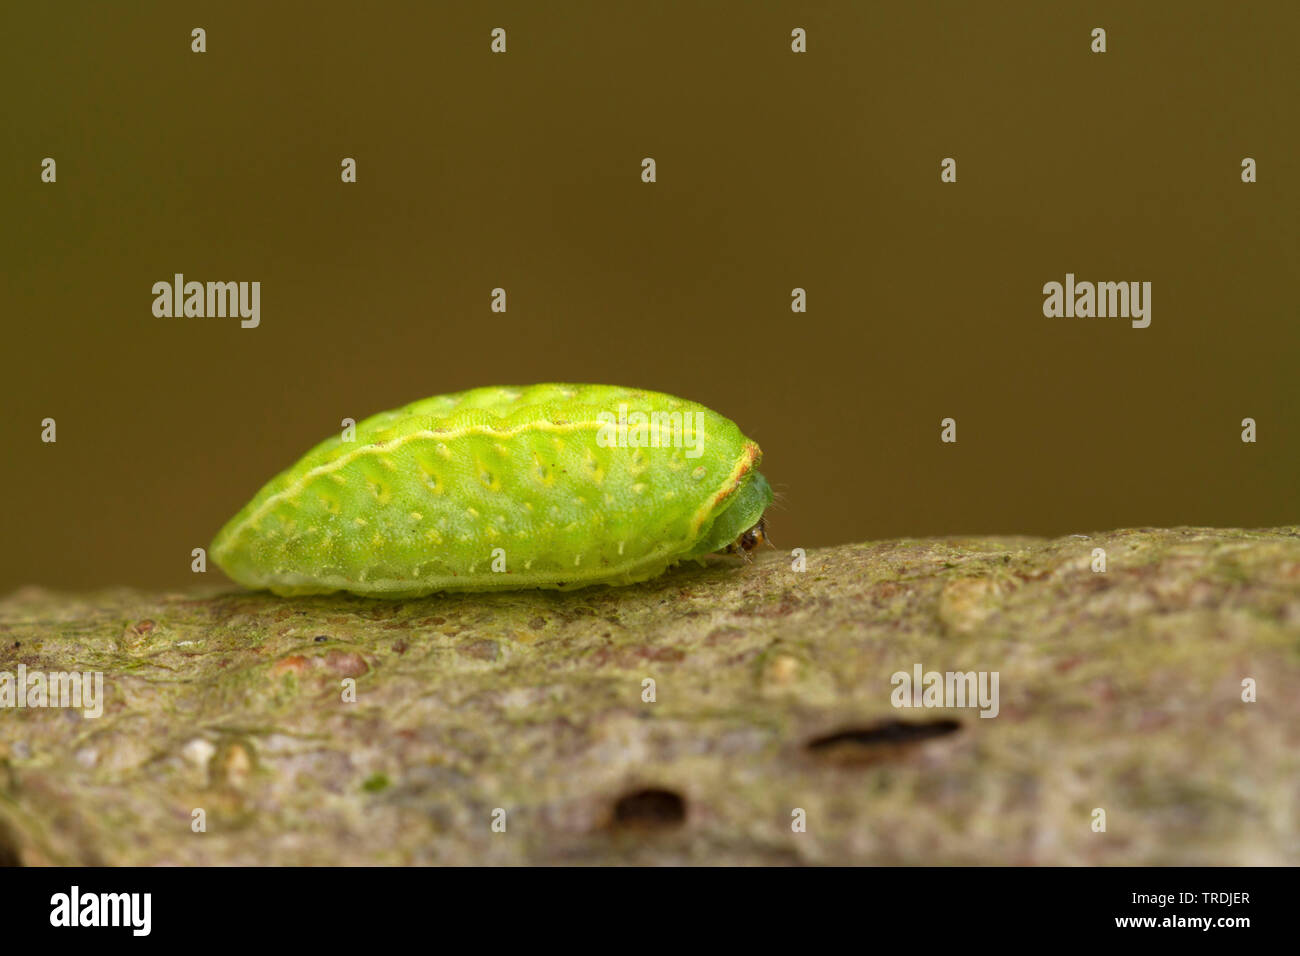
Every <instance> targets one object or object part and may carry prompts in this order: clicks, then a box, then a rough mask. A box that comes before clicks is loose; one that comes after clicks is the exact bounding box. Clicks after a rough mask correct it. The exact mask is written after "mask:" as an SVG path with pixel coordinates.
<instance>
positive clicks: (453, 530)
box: [210, 384, 772, 597]
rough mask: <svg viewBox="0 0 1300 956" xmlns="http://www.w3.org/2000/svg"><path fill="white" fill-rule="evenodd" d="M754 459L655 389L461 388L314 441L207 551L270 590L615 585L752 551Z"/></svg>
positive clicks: (756, 453)
mask: <svg viewBox="0 0 1300 956" xmlns="http://www.w3.org/2000/svg"><path fill="white" fill-rule="evenodd" d="M761 454H762V453H761V451H760V450H759V447H758V445H757V444H755V443H754V442H753V441H751V440H749V439H748V438H746V437H745V436H744V435H743V434H741V431H740V429H739V428H737V427H736V425H735V424H734V423H733V422H731V421H730V420H728V419H726V418H724V417H722V416H721V415H719V414H718V413H716V412H714V411H711V410H710V409H708V408H705V407H704V406H703V405H699V404H696V403H695V402H688V401H685V400H684V399H680V398H674V397H673V396H671V395H665V394H662V393H659V392H650V391H644V390H641V389H634V388H621V387H618V386H613V385H557V384H546V385H531V386H522V387H497V386H494V387H490V388H476V389H471V390H470V391H466V392H458V393H455V394H451V395H437V396H434V397H433V398H426V399H424V400H422V401H418V402H415V403H413V404H411V405H407V406H405V407H404V408H399V409H395V410H393V411H388V412H381V413H380V414H378V415H373V416H371V417H370V418H367V419H365V420H364V421H362V422H360V423H358V424H357V425H356V430H355V436H354V440H352V441H344V440H343V438H342V436H336V437H333V438H330V439H328V440H327V441H324V442H321V443H320V444H319V445H317V446H316V447H315V448H313V449H312V450H311V451H309V452H308V453H307V454H306V455H304V456H303V457H302V458H301V459H300V460H299V461H298V462H297V463H296V464H294V465H293V466H292V467H290V468H289V469H287V470H286V471H284V472H282V473H281V474H279V475H278V476H276V477H275V478H274V479H272V480H271V481H270V482H269V483H267V485H266V486H265V487H263V488H262V489H261V491H259V492H258V493H257V494H256V495H254V496H253V499H252V501H250V502H249V503H248V504H247V505H245V506H244V507H243V508H242V509H241V510H240V511H239V513H238V514H236V515H235V516H234V517H233V518H231V519H230V521H229V522H227V524H226V526H225V527H224V528H222V529H221V531H220V532H219V533H218V534H217V537H216V539H215V540H214V541H213V542H212V547H211V549H210V552H211V555H212V558H213V560H215V561H216V563H217V565H218V566H220V568H221V569H222V570H223V571H225V572H226V573H227V574H228V575H230V577H232V578H234V579H235V580H236V581H238V582H239V583H240V584H243V585H246V586H248V587H253V588H270V589H271V590H272V591H274V592H275V593H276V594H281V595H291V594H322V593H328V592H330V591H340V590H342V591H351V592H353V593H355V594H364V595H370V596H373V597H417V596H421V595H425V594H432V593H434V592H437V591H487V590H504V589H515V588H566V589H567V588H579V587H586V586H588V585H592V584H611V585H618V584H632V583H634V582H637V581H644V580H646V579H647V578H651V577H654V576H655V575H657V574H660V573H661V572H663V571H664V570H665V569H667V568H668V567H670V566H672V565H674V564H676V563H677V562H679V561H681V560H684V559H687V558H699V557H702V556H703V555H706V554H709V553H711V552H716V551H721V550H726V551H731V552H736V551H740V552H743V553H748V552H749V551H750V550H752V549H753V548H754V547H756V546H757V545H758V544H760V543H761V542H762V541H763V512H764V510H766V508H767V506H768V505H769V504H770V503H771V501H772V490H771V488H770V487H769V486H768V483H767V481H766V480H765V479H764V478H763V476H762V475H761V474H759V473H758V471H757V466H758V463H759V460H760V457H761Z"/></svg>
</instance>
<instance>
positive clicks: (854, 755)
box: [805, 718, 961, 764]
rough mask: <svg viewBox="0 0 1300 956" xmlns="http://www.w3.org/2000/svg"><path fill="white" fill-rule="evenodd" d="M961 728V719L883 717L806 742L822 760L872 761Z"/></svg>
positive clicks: (902, 751)
mask: <svg viewBox="0 0 1300 956" xmlns="http://www.w3.org/2000/svg"><path fill="white" fill-rule="evenodd" d="M960 729H961V721H958V720H952V719H947V718H945V719H938V720H920V721H906V720H883V721H881V722H880V723H878V724H872V725H870V726H868V727H849V728H846V729H844V730H837V731H836V732H835V733H832V734H826V735H825V736H822V737H816V738H814V739H812V740H810V741H808V743H807V744H806V745H805V748H806V749H807V751H808V752H809V753H810V754H812V755H813V756H814V757H816V758H818V759H819V760H826V761H828V762H831V763H848V764H854V763H871V762H873V761H875V760H883V759H888V758H890V757H901V756H903V755H904V754H905V753H906V752H907V751H910V750H911V749H912V748H913V747H914V746H916V745H917V744H921V743H923V742H925V741H927V740H933V739H934V738H935V737H946V736H947V735H948V734H952V733H956V732H957V731H958V730H960Z"/></svg>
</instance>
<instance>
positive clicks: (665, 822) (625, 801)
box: [614, 787, 686, 827]
mask: <svg viewBox="0 0 1300 956" xmlns="http://www.w3.org/2000/svg"><path fill="white" fill-rule="evenodd" d="M685 820H686V801H685V800H683V799H682V797H681V795H680V794H677V793H673V791H671V790H660V789H657V788H654V787H651V788H648V789H645V790H636V791H633V792H632V793H628V794H624V795H623V796H621V797H619V799H618V802H617V803H615V804H614V824H615V826H620V827H670V826H677V825H679V824H681V823H684V822H685Z"/></svg>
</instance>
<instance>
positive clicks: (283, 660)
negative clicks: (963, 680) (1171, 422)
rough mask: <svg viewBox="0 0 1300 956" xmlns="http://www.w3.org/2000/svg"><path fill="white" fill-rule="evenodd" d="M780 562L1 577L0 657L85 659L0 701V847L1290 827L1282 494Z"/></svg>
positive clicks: (927, 851) (1145, 833)
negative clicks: (411, 577) (87, 691)
mask: <svg viewBox="0 0 1300 956" xmlns="http://www.w3.org/2000/svg"><path fill="white" fill-rule="evenodd" d="M1096 548H1101V549H1104V551H1105V560H1106V570H1105V572H1101V573H1099V572H1096V571H1094V570H1093V562H1094V549H1096ZM806 562H807V564H806V571H803V572H797V571H794V570H792V559H791V557H790V556H789V555H788V554H785V553H772V552H768V553H767V554H766V555H765V556H764V557H763V558H761V559H760V560H759V561H757V562H755V563H754V564H751V565H748V566H746V565H743V564H740V563H739V562H732V561H722V560H720V561H718V562H715V563H713V564H711V565H710V566H709V567H706V568H695V567H692V568H689V569H679V570H676V571H670V572H669V573H668V574H667V575H666V576H664V577H663V578H660V579H658V580H656V581H653V582H650V583H648V584H646V585H640V586H635V587H630V588H621V589H590V590H585V591H579V592H570V593H563V594H556V593H544V592H532V593H525V592H520V593H501V594H488V595H458V596H444V597H435V598H428V599H422V600H410V601H400V602H380V601H371V600H366V599H361V598H353V597H345V596H331V597H313V598H299V599H284V598H276V597H273V596H271V595H269V594H266V593H251V592H239V591H233V590H230V589H229V588H219V587H210V586H209V587H206V588H197V587H196V588H195V589H194V590H192V591H187V592H184V593H147V592H141V591H133V590H112V591H103V592H97V593H88V594H64V593H58V592H54V591H49V590H44V589H39V588H25V589H22V590H20V591H17V592H15V593H13V594H10V595H9V596H7V597H6V598H4V599H3V600H0V672H7V673H10V674H13V675H14V676H15V678H16V675H17V671H18V668H19V665H22V667H23V668H25V671H26V672H27V674H29V675H30V674H31V673H32V672H36V671H40V672H45V673H48V672H60V671H63V672H66V671H90V672H94V671H98V672H102V674H103V682H104V696H105V700H104V703H103V715H102V716H100V717H98V718H88V717H86V716H84V715H83V714H82V712H81V711H79V710H77V709H73V708H57V709H56V708H31V707H24V708H21V709H19V708H5V709H3V710H0V862H7V863H21V864H31V865H34V864H46V863H70V864H183V865H196V864H197V865H212V864H473V863H485V864H521V863H581V864H586V863H707V864H771V863H778V864H782V863H810V864H822V863H853V864H858V863H861V864H919V863H938V864H1296V863H1300V719H1298V718H1300V528H1296V527H1290V528H1277V529H1271V530H1260V531H1243V530H1221V529H1189V528H1178V529H1172V530H1157V529H1138V530H1125V531H1115V532H1110V533H1107V534H1101V535H1094V536H1092V537H1090V538H1084V537H1082V536H1074V537H1068V538H1061V539H1057V540H1043V539H1032V538H963V539H942V540H901V541H887V542H875V543H869V544H860V545H845V546H841V547H835V548H828V549H823V550H814V551H810V552H809V553H808V554H807V556H806ZM918 664H919V665H921V667H922V669H923V670H924V671H940V672H947V671H954V672H967V671H976V672H979V671H987V672H992V671H996V672H998V691H999V695H998V713H997V716H996V717H992V718H982V717H980V715H979V714H980V711H979V709H978V708H971V707H966V708H953V707H950V708H925V707H911V708H896V707H895V706H893V704H892V703H891V695H892V694H893V692H894V690H895V688H894V686H893V685H892V684H891V675H893V674H894V673H895V672H899V671H903V672H907V673H908V674H911V673H912V672H913V669H914V667H915V666H916V665H918ZM647 680H652V681H653V682H654V684H653V691H654V698H655V699H654V701H653V702H647V701H645V700H644V699H643V697H644V696H645V695H646V694H647V685H646V684H645V683H644V682H645V681H647ZM1246 680H1253V681H1254V682H1256V692H1257V694H1258V699H1257V700H1255V701H1254V702H1247V701H1244V700H1243V691H1244V688H1243V681H1246ZM349 686H354V687H355V701H349V700H348V699H346V698H347V688H348V687H349ZM1097 809H1101V810H1104V811H1105V824H1106V828H1105V831H1104V832H1097V831H1095V830H1094V828H1093V823H1094V820H1095V819H1097V816H1096V814H1095V811H1096V810H1097ZM196 810H202V811H203V812H202V819H203V822H204V824H205V829H204V830H203V831H202V832H195V825H194V821H195V811H196ZM800 811H801V813H800ZM801 814H802V817H803V818H805V819H806V830H804V831H803V832H799V831H797V830H796V829H795V828H794V827H792V823H796V822H797V821H798V820H799V819H800V817H801ZM494 819H496V820H497V821H498V828H497V829H494V827H493V821H494ZM502 820H503V821H504V832H498V830H499V827H500V822H501V821H502Z"/></svg>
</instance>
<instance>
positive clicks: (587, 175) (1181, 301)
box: [0, 2, 1300, 590]
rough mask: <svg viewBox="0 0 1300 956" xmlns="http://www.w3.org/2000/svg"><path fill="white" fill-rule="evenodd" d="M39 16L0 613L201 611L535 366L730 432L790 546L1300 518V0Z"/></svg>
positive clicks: (6, 396)
mask: <svg viewBox="0 0 1300 956" xmlns="http://www.w3.org/2000/svg"><path fill="white" fill-rule="evenodd" d="M18 6H19V5H16V4H8V5H6V6H5V11H4V13H3V14H0V17H2V18H3V20H2V25H3V48H2V51H0V78H2V79H3V81H4V89H5V101H6V107H7V108H6V117H5V120H4V124H3V128H4V134H3V150H2V151H0V163H3V168H0V208H2V209H3V223H4V225H3V240H2V241H3V246H2V248H0V252H2V253H3V271H2V272H0V276H2V279H0V281H2V283H3V284H2V285H0V313H2V314H3V323H4V328H3V338H2V342H3V354H4V363H3V368H4V384H3V386H0V389H2V392H0V394H2V395H3V404H4V414H3V416H0V429H3V433H2V437H3V447H4V449H5V452H4V454H5V461H4V465H5V467H4V469H3V477H0V491H2V492H3V500H4V514H5V517H4V521H3V525H4V528H3V541H4V547H3V555H2V557H0V590H7V589H9V588H10V587H13V586H17V585H20V584H24V583H40V584H45V585H49V586H56V587H67V588H72V587H77V588H80V587H88V586H93V585H100V584H117V583H121V584H135V585H140V586H167V585H184V584H186V583H189V582H191V581H193V576H192V574H191V573H190V570H189V562H190V550H191V548H194V547H196V546H206V545H207V544H208V543H209V541H210V540H211V537H212V535H213V534H214V533H215V532H216V530H217V528H218V527H219V526H220V525H221V524H222V522H224V521H225V519H226V518H228V517H229V516H230V515H231V514H233V513H234V512H235V511H236V510H237V509H238V508H239V507H240V506H241V505H242V504H243V503H244V501H245V500H246V499H247V498H249V497H250V496H251V495H252V494H253V493H254V492H255V491H256V490H257V488H258V487H259V486H260V485H261V484H262V483H263V482H264V481H265V480H267V479H269V478H270V477H271V476H272V475H273V474H274V473H275V472H277V471H278V470H280V469H281V468H283V467H285V466H287V465H288V464H290V463H291V462H292V461H293V460H294V459H295V458H296V457H297V456H298V455H300V454H301V453H302V452H304V451H305V450H306V449H307V448H308V447H310V446H311V445H313V444H314V443H316V442H317V441H319V440H320V439H322V438H324V437H326V436H327V435H328V434H330V433H331V432H333V431H335V430H336V429H337V427H338V425H339V421H340V420H341V419H342V418H344V417H352V418H356V419H360V418H362V417H363V416H366V415H369V414H371V413H373V412H377V411H380V410H383V409H386V408H389V407H392V406H396V405H399V404H403V403H406V402H409V401H412V400H414V399H416V398H420V397H423V396H427V395H432V394H436V393H440V392H446V391H453V390H457V389H463V388H468V387H472V386H475V385H484V384H512V383H519V384H523V383H530V382H536V381H564V380H569V381H597V382H612V383H619V384H631V385H639V386H644V387H649V388H654V389H659V390H663V391H667V392H672V393H676V394H680V395H682V396H685V397H688V398H691V399H695V400H698V401H701V402H704V403H705V404H707V405H710V406H712V407H714V408H716V409H717V410H719V411H721V412H723V413H724V414H726V415H728V416H730V417H731V418H733V419H735V420H736V421H737V422H738V423H739V424H740V425H741V427H742V428H743V429H744V430H745V431H746V432H747V433H748V434H749V435H750V436H751V437H753V438H755V439H757V440H758V441H759V442H760V443H761V444H762V446H763V449H764V452H765V465H764V471H765V473H767V474H768V475H769V477H770V478H771V480H772V483H773V485H774V486H775V487H776V488H777V489H778V490H779V492H780V493H781V494H782V495H783V500H782V501H781V504H780V507H779V510H778V511H776V512H775V513H774V515H773V519H772V534H773V536H774V538H775V540H776V543H777V544H778V545H779V546H780V547H781V548H783V549H788V548H791V547H796V546H804V547H810V546H816V545H823V544H831V543H835V542H843V541H849V540H865V539H872V538H885V537H894V536H905V535H907V536H919V535H939V534H955V533H965V532H1008V533H1012V532H1028V533H1041V534H1065V533H1072V532H1083V533H1086V532H1089V531H1092V530H1099V529H1107V528H1114V527H1120V526H1134V525H1177V524H1198V525H1242V526H1261V525H1277V524H1282V523H1290V522H1295V521H1296V520H1297V519H1298V518H1300V515H1298V514H1297V509H1296V501H1297V498H1296V491H1297V482H1296V475H1297V466H1298V465H1300V409H1297V404H1296V402H1295V400H1294V392H1295V366H1296V359H1297V356H1298V355H1300V329H1298V323H1297V318H1298V316H1297V308H1296V302H1297V280H1298V279H1300V274H1298V271H1300V270H1298V267H1297V258H1298V253H1300V239H1298V236H1300V233H1298V232H1297V228H1296V211H1297V209H1298V208H1300V205H1298V204H1297V174H1298V173H1300V170H1298V169H1297V154H1298V153H1300V150H1298V149H1297V147H1298V146H1300V135H1298V134H1297V130H1298V129H1300V124H1298V123H1297V116H1296V108H1295V100H1296V92H1297V84H1296V79H1297V74H1296V52H1295V51H1296V49H1297V40H1298V39H1300V29H1298V27H1300V4H1295V3H1291V2H1274V3H1264V4H1249V5H1245V4H1227V3H1176V4H1175V3H1161V4H1146V3H1144V4H1131V3H1120V2H1115V3H1089V4H1063V3H1060V4H1047V3H1041V2H1015V3H999V4H995V5H987V4H971V3H959V2H945V3H933V2H932V3H907V4H901V3H900V4H879V3H865V2H841V3H741V2H727V3H690V4H685V3H683V4H672V3H669V4H660V3H655V4H642V5H632V4H615V3H608V2H605V3H595V2H593V3H573V2H564V3H556V4H537V3H533V2H521V3H480V4H455V5H452V4H447V3H408V4H397V3H369V4H356V5H343V4H338V5H334V6H331V5H329V4H292V5H289V4H285V5H279V4H265V3H226V2H223V3H209V4H188V5H185V7H184V8H182V7H181V5H178V4H171V3H148V4H145V3H141V4H102V3H74V4H59V5H57V6H56V5H53V4H24V5H21V8H20V9H18ZM990 7H993V9H990ZM195 26H202V27H204V28H205V29H206V30H207V43H208V52H207V53H204V54H194V53H191V52H190V30H191V29H192V28H193V27H195ZM497 26H500V27H504V28H505V29H506V30H507V31H508V52H507V53H506V54H505V55H493V54H492V53H490V52H489V42H490V36H489V34H490V31H491V29H492V28H493V27H497ZM796 26H801V27H804V28H805V29H806V30H807V31H808V44H809V52H808V53H807V54H803V55H796V54H794V53H792V52H790V31H791V29H792V28H794V27H796ZM1096 26H1101V27H1104V28H1106V29H1107V31H1108V45H1109V52H1107V53H1105V54H1104V55H1095V54H1092V53H1091V52H1090V51H1089V45H1090V36H1089V34H1090V31H1091V29H1092V28H1093V27H1096ZM46 156H50V157H54V158H55V159H56V160H57V163H58V182H57V183H56V184H53V185H49V184H44V183H42V182H41V181H40V163H41V160H42V158H43V157H46ZM346 156H351V157H355V158H356V160H357V163H358V179H359V181H358V182H357V183H356V184H355V185H344V184H343V183H341V182H340V178H339V173H340V161H341V160H342V158H343V157H346ZM646 156H652V157H654V158H655V159H656V161H657V163H658V182H657V183H655V184H653V185H646V184H644V183H642V182H641V179H640V172H641V167H640V162H641V159H642V158H643V157H646ZM948 156H951V157H954V158H955V159H956V160H957V163H958V169H957V173H958V181H957V183H956V184H944V183H941V182H940V178H939V174H940V161H941V160H942V159H943V158H944V157H948ZM1245 156H1251V157H1254V158H1255V159H1256V160H1257V162H1258V164H1259V182H1258V183H1257V184H1254V185H1244V184H1243V183H1242V182H1241V181H1240V163H1241V160H1242V158H1243V157H1245ZM1067 271H1071V272H1074V273H1075V274H1076V276H1077V277H1078V278H1079V279H1080V280H1084V279H1087V280H1094V281H1097V280H1115V281H1119V280H1125V281H1128V280H1139V281H1150V282H1152V283H1153V292H1152V324H1151V327H1150V328H1148V329H1145V330H1139V329H1133V328H1131V327H1130V326H1129V324H1128V322H1127V321H1124V320H1119V319H1063V318H1062V319H1049V318H1045V317H1044V316H1043V314H1042V303H1043V295H1042V291H1041V290H1042V286H1043V284H1044V283H1045V282H1048V281H1053V280H1055V281H1063V279H1064V275H1065V273H1066V272H1067ZM176 272H183V273H184V274H185V275H186V277H187V279H194V280H199V281H208V280H245V281H252V280H258V281H260V282H261V283H262V317H261V327H260V328H257V329H254V330H245V329H241V328H240V327H239V323H238V321H237V320H232V319H196V318H190V319H186V318H177V319H159V318H155V317H154V316H153V314H152V312H151V306H152V302H153V293H152V291H151V287H152V285H153V283H154V282H156V281H160V280H169V279H170V278H171V276H172V275H173V274H174V273H176ZM497 286H501V287H504V288H505V289H506V290H507V294H508V301H509V311H508V312H507V313H506V314H504V315H498V314H494V313H492V312H491V311H490V310H489V302H490V293H491V290H492V289H493V288H494V287H497ZM796 286H799V287H803V288H805V289H807V291H808V304H809V310H808V313H807V314H806V315H795V314H792V313H791V311H790V293H791V290H792V289H793V288H794V287H796ZM47 416H48V417H53V418H55V419H56V420H57V422H58V442H57V444H54V445H47V444H43V443H42V442H41V441H40V423H41V420H42V419H43V418H45V417H47ZM945 416H952V417H953V418H955V419H956V420H957V426H958V439H959V441H958V443H957V444H956V445H945V444H942V443H941V442H940V440H939V432H940V425H939V423H940V420H941V419H942V418H944V417H945ZM1247 416H1250V417H1253V418H1255V419H1256V420H1257V422H1258V427H1259V442H1258V443H1257V444H1255V445H1247V444H1243V443H1242V442H1241V441H1240V430H1241V427H1240V422H1241V419H1242V418H1244V417H1247ZM211 574H213V575H219V574H220V572H218V571H216V570H215V569H213V570H212V572H211Z"/></svg>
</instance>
